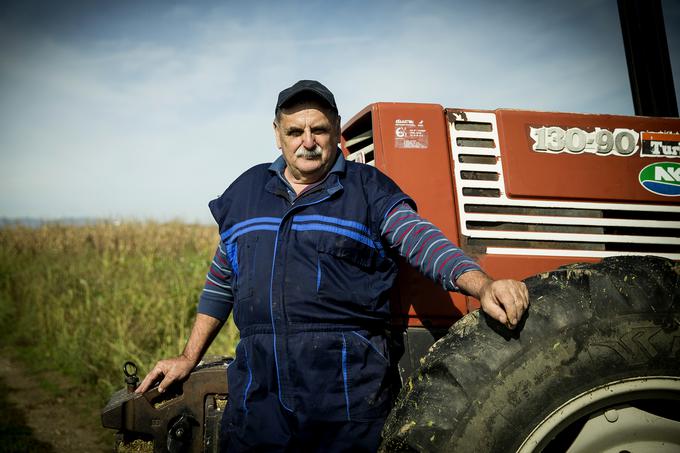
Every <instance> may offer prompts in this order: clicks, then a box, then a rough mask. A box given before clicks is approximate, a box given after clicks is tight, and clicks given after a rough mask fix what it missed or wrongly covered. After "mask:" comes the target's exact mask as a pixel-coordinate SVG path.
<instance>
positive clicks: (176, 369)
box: [135, 355, 196, 393]
mask: <svg viewBox="0 0 680 453" xmlns="http://www.w3.org/2000/svg"><path fill="white" fill-rule="evenodd" d="M195 366H196V363H195V362H194V361H193V360H190V359H189V358H187V357H186V356H184V355H180V356H177V357H173V358H170V359H165V360H161V361H159V362H158V363H157V364H156V366H155V367H153V369H152V370H151V371H150V372H149V374H147V375H146V377H145V378H144V380H143V381H142V383H141V384H140V385H139V387H137V389H136V390H135V393H144V392H146V391H147V390H149V388H150V387H151V386H152V385H153V383H154V382H156V381H157V380H159V379H161V378H163V380H162V381H161V383H160V384H158V392H159V393H163V392H164V391H165V389H167V388H168V386H169V385H170V384H172V383H173V382H175V381H181V380H182V379H184V378H185V377H187V376H188V375H189V373H191V370H193V369H194V367H195Z"/></svg>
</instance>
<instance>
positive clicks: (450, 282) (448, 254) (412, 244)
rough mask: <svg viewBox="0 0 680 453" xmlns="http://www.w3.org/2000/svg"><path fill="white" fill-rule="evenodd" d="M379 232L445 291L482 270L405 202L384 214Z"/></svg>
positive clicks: (450, 289)
mask: <svg viewBox="0 0 680 453" xmlns="http://www.w3.org/2000/svg"><path fill="white" fill-rule="evenodd" d="M380 232H381V236H382V237H383V238H384V240H385V241H386V242H387V244H388V245H389V246H390V248H391V249H393V250H396V251H397V252H398V253H399V255H401V256H402V257H404V258H405V259H406V261H408V263H409V264H410V265H411V266H413V267H415V268H417V269H419V270H420V272H421V273H422V274H423V275H425V276H426V277H428V278H430V279H432V280H434V281H435V282H437V283H439V284H440V285H441V286H442V287H443V288H444V289H446V290H447V291H459V288H458V286H456V281H457V280H458V278H459V277H460V276H461V275H463V274H464V273H465V272H469V271H481V270H482V269H481V268H480V267H479V265H478V264H477V263H476V262H475V261H474V260H473V259H472V258H470V257H469V256H467V255H466V254H465V253H463V251H462V250H461V249H459V248H458V247H456V246H455V245H454V244H453V243H452V242H451V241H449V240H448V239H447V238H446V236H444V233H442V232H441V230H440V229H439V228H437V227H436V226H434V225H433V224H431V223H430V222H428V221H427V220H425V219H423V218H422V217H420V216H419V215H418V214H417V213H416V212H415V211H414V210H413V208H412V207H411V206H410V205H408V204H407V203H401V204H399V205H397V206H396V207H394V208H393V209H392V210H391V211H390V212H389V213H388V214H387V216H385V219H384V220H383V222H382V224H381V225H380Z"/></svg>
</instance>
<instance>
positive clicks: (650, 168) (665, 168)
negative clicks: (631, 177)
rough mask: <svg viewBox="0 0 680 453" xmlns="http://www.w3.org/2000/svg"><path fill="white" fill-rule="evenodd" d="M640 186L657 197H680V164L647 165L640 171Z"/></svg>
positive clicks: (659, 163)
mask: <svg viewBox="0 0 680 453" xmlns="http://www.w3.org/2000/svg"><path fill="white" fill-rule="evenodd" d="M640 184H642V187H644V188H645V189H647V190H649V191H650V192H652V193H655V194H657V195H663V196H666V197H676V196H678V195H680V163H677V162H657V163H655V164H650V165H647V166H646V167H645V168H643V169H642V170H641V171H640Z"/></svg>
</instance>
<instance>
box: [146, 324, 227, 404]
mask: <svg viewBox="0 0 680 453" xmlns="http://www.w3.org/2000/svg"><path fill="white" fill-rule="evenodd" d="M223 323H224V321H221V320H219V319H216V318H213V317H212V316H208V315H204V314H203V313H199V314H197V315H196V321H194V327H193V328H192V329H191V335H189V340H188V341H187V345H186V346H185V348H184V352H183V353H182V355H179V356H177V357H173V358H171V359H165V360H161V361H160V362H158V363H157V364H156V366H155V367H153V369H152V370H151V371H150V372H149V374H147V375H146V377H145V378H144V380H143V381H142V383H141V384H140V385H139V387H137V390H135V392H136V393H143V392H146V391H147V390H148V389H149V387H151V385H152V384H153V383H154V382H156V381H157V380H158V379H160V378H163V380H162V381H161V383H160V384H159V385H158V391H159V392H161V393H163V392H164V391H165V389H167V388H168V386H169V385H170V384H172V383H173V382H175V381H178V380H182V379H184V378H185V377H187V376H188V375H189V373H191V370H193V369H194V367H195V366H196V365H197V364H198V362H199V361H200V360H201V357H203V354H204V353H205V351H206V349H208V346H210V343H212V341H213V339H214V338H215V335H217V332H219V330H220V328H221V327H222V324H223Z"/></svg>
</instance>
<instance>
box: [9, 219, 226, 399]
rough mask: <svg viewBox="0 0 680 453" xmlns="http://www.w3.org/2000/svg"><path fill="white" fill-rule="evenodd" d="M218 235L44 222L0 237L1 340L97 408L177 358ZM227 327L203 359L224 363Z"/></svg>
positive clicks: (179, 228)
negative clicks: (76, 387) (135, 372)
mask: <svg viewBox="0 0 680 453" xmlns="http://www.w3.org/2000/svg"><path fill="white" fill-rule="evenodd" d="M217 241H218V236H217V229H216V228H215V227H208V226H199V225H186V224H181V223H163V224H160V223H134V222H131V223H123V224H114V223H101V224H96V225H87V226H64V225H59V224H46V225H43V226H42V227H40V228H27V227H21V226H11V227H5V228H2V229H0V332H5V333H4V334H3V337H2V338H1V339H0V340H1V341H2V342H3V344H5V345H11V346H12V348H13V349H14V350H15V351H17V352H19V353H20V354H19V355H21V356H23V357H25V358H27V359H28V360H30V361H31V362H33V363H40V366H41V367H43V368H44V369H51V370H58V371H60V372H63V373H64V374H66V375H70V376H73V377H75V378H76V379H77V381H78V382H80V383H81V385H82V386H83V388H84V389H86V390H87V391H88V392H93V393H94V394H95V395H97V397H98V400H99V401H100V402H101V404H104V402H105V401H106V400H107V398H108V397H109V396H110V394H111V392H113V391H114V390H116V389H118V388H121V387H123V386H124V381H123V373H122V366H123V363H124V362H125V361H127V360H132V361H134V362H135V363H136V364H137V366H138V368H139V374H140V377H143V375H144V374H145V373H146V372H147V371H148V370H150V369H151V367H152V366H153V364H154V363H155V362H156V361H157V360H158V359H160V358H164V357H169V356H174V355H177V354H179V353H180V352H181V351H182V349H183V347H184V343H185V341H186V339H187V337H188V335H189V333H190V329H191V325H192V323H193V319H194V316H195V313H196V305H197V302H198V297H199V295H200V291H201V288H202V287H203V282H204V279H205V274H206V272H207V270H208V266H209V263H210V260H211V259H212V256H213V253H214V250H215V247H216V245H217ZM237 338H238V333H237V331H236V328H235V327H234V326H233V324H232V323H231V321H230V322H229V323H228V324H227V325H225V326H224V328H223V329H222V332H221V333H220V334H219V335H218V337H217V339H216V340H215V342H214V343H213V346H212V347H211V348H210V350H209V351H208V354H211V355H232V354H233V352H234V346H235V342H236V340H237Z"/></svg>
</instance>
